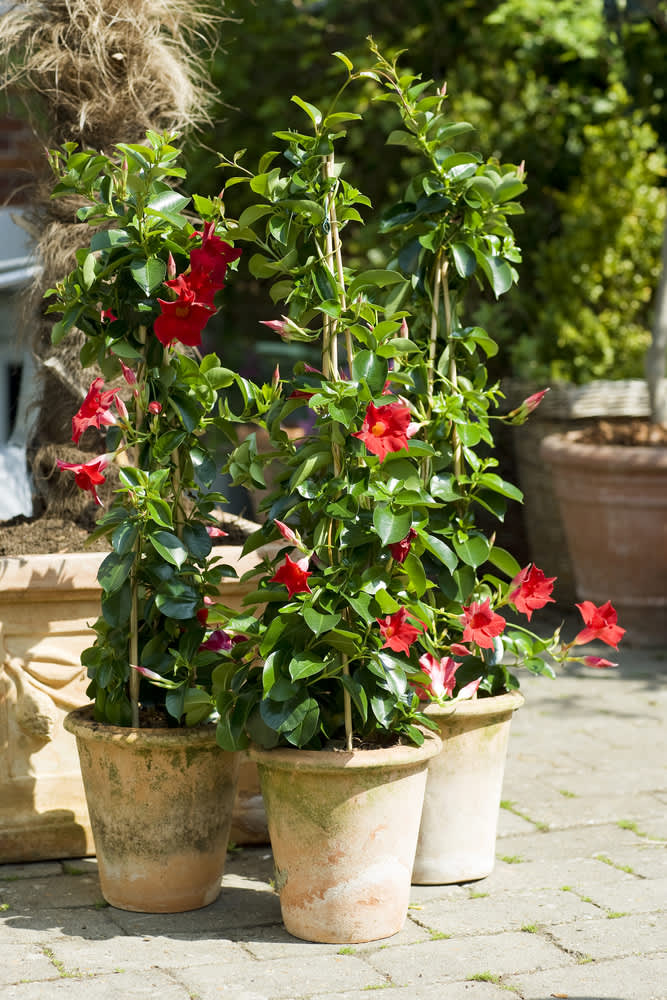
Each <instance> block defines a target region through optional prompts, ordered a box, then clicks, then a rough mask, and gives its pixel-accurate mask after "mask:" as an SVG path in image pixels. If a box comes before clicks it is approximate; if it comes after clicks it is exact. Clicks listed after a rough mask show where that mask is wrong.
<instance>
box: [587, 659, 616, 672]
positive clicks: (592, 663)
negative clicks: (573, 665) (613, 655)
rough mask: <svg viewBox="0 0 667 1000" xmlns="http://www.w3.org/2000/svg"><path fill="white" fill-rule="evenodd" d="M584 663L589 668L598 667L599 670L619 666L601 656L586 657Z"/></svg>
mask: <svg viewBox="0 0 667 1000" xmlns="http://www.w3.org/2000/svg"><path fill="white" fill-rule="evenodd" d="M584 663H585V664H586V666H587V667H596V668H597V669H600V668H602V667H617V666H618V663H612V661H611V660H605V659H603V657H601V656H584Z"/></svg>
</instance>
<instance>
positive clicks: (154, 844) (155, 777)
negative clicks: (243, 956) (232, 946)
mask: <svg viewBox="0 0 667 1000" xmlns="http://www.w3.org/2000/svg"><path fill="white" fill-rule="evenodd" d="M64 725H65V729H66V730H67V731H68V732H70V733H73V734H74V735H75V736H76V742H77V748H78V751H79V757H80V761H81V773H82V776H83V783H84V788H85V790H86V799H87V801H88V811H89V813H90V822H91V827H92V830H93V837H94V840H95V848H96V853H97V861H98V866H99V876H100V884H101V887H102V895H103V896H104V898H105V899H106V901H107V902H108V903H110V904H111V905H112V906H117V907H119V909H121V910H137V911H140V912H142V913H178V912H181V911H182V910H196V909H199V908H200V907H202V906H207V905H208V904H209V903H212V902H213V901H214V900H215V899H216V898H217V896H218V895H219V893H220V883H221V879H222V874H223V871H224V866H225V857H226V853H227V840H228V837H229V829H230V826H231V820H232V807H233V803H234V796H235V794H236V783H237V780H238V770H239V761H240V755H239V754H238V753H226V752H224V751H223V750H221V749H220V748H219V747H218V746H217V744H216V739H215V726H202V727H199V728H197V727H195V728H193V729H167V728H165V729H131V728H128V727H120V726H111V725H108V724H106V723H97V722H95V721H94V719H93V714H92V706H85V707H84V708H79V709H76V710H75V711H73V712H70V713H69V715H67V716H66V717H65V722H64Z"/></svg>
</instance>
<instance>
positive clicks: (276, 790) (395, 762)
mask: <svg viewBox="0 0 667 1000" xmlns="http://www.w3.org/2000/svg"><path fill="white" fill-rule="evenodd" d="M439 749H440V740H439V739H438V738H437V737H436V736H432V735H430V734H429V736H427V738H426V740H425V743H424V745H423V746H422V747H415V746H394V747H391V748H388V749H379V750H355V751H352V752H351V753H348V752H346V751H342V750H341V751H337V750H331V751H329V750H292V749H276V750H258V749H253V750H252V751H251V754H252V756H253V758H254V759H255V760H256V761H257V766H258V770H259V776H260V781H261V784H262V793H263V796H264V802H265V805H266V812H267V817H268V824H269V834H270V837H271V846H272V849H273V857H274V863H275V870H276V888H277V890H278V892H279V893H280V906H281V911H282V917H283V922H284V924H285V928H286V929H287V930H288V931H289V933H290V934H293V935H294V936H295V937H298V938H302V939H304V940H306V941H320V942H330V943H338V944H342V943H348V944H351V943H355V942H357V943H358V942H362V941H375V940H377V939H379V938H385V937H390V936H391V935H392V934H396V933H397V932H398V931H399V930H400V929H401V927H402V926H403V924H404V922H405V918H406V915H407V909H408V902H409V896H410V873H411V871H412V863H413V860H414V853H415V847H416V844H417V833H418V830H419V818H420V816H421V808H422V801H423V797H424V787H425V784H426V768H427V765H428V761H429V759H430V758H431V757H433V755H434V754H436V753H437V752H438V751H439Z"/></svg>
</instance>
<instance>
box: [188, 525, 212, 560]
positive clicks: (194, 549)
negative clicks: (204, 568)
mask: <svg viewBox="0 0 667 1000" xmlns="http://www.w3.org/2000/svg"><path fill="white" fill-rule="evenodd" d="M183 544H184V545H185V546H186V547H187V550H188V552H189V553H190V555H191V556H192V558H193V559H194V560H195V561H196V562H203V561H204V559H206V557H207V556H208V555H209V554H210V552H211V548H212V543H211V539H210V537H209V534H208V531H207V530H206V526H205V525H204V524H201V522H199V521H196V522H195V523H194V524H185V525H184V526H183Z"/></svg>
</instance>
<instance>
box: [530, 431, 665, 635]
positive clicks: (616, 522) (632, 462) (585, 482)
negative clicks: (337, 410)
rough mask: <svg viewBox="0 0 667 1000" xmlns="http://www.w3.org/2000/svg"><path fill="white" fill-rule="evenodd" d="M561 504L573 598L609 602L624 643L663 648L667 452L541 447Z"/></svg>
mask: <svg viewBox="0 0 667 1000" xmlns="http://www.w3.org/2000/svg"><path fill="white" fill-rule="evenodd" d="M542 456H543V458H544V459H545V460H546V462H547V463H548V464H549V465H550V467H551V472H552V478H553V484H554V490H555V492H556V496H557V497H558V502H559V504H560V511H561V518H562V521H563V524H564V527H565V534H566V537H567V544H568V548H569V551H570V558H571V560H572V564H573V567H574V576H575V584H576V590H577V597H578V599H579V600H580V601H592V602H593V603H594V604H601V603H602V602H604V601H611V603H612V605H613V606H614V608H615V609H616V612H617V614H618V621H619V624H620V625H622V626H623V628H625V629H626V632H627V635H626V637H625V638H626V641H627V642H630V643H632V644H633V645H638V646H658V645H664V643H665V642H667V532H666V531H665V524H667V448H665V447H653V446H648V445H633V446H625V445H612V444H602V445H599V444H586V443H584V442H581V441H578V440H577V435H576V432H575V433H570V434H563V435H560V434H555V435H552V436H551V437H548V438H546V439H545V441H544V442H543V443H542Z"/></svg>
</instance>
